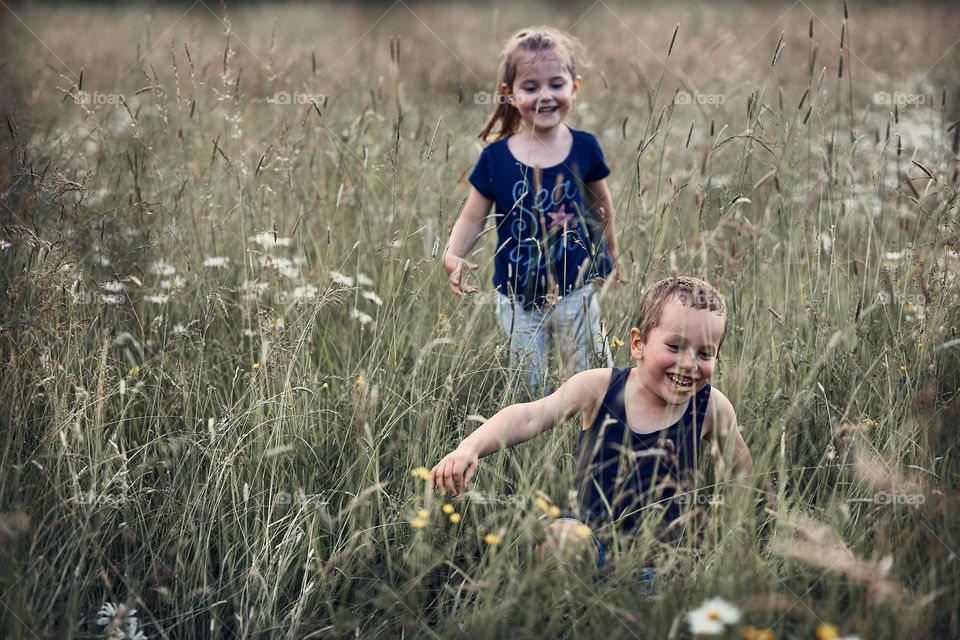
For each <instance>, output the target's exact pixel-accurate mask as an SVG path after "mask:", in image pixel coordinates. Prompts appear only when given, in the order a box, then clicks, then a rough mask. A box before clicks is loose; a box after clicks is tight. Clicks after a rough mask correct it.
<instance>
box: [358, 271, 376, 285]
mask: <svg viewBox="0 0 960 640" xmlns="http://www.w3.org/2000/svg"><path fill="white" fill-rule="evenodd" d="M357 284H359V285H361V286H364V287H372V286H373V280H371V279H370V276H368V275H367V274H365V273H360V272H359V271H358V272H357Z"/></svg>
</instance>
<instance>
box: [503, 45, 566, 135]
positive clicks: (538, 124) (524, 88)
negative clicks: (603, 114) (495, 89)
mask: <svg viewBox="0 0 960 640" xmlns="http://www.w3.org/2000/svg"><path fill="white" fill-rule="evenodd" d="M579 88H580V76H577V77H576V78H574V77H572V76H571V74H570V71H569V69H568V68H567V64H566V63H565V62H564V60H563V59H562V58H561V57H560V56H559V55H556V54H548V55H546V56H536V57H534V56H528V57H527V60H526V61H525V63H524V64H523V65H521V67H520V69H519V70H518V72H517V77H516V79H515V80H514V82H513V86H511V87H508V86H507V85H506V84H504V85H503V87H502V91H503V92H504V93H506V94H508V95H510V96H511V97H512V98H513V102H514V105H515V106H516V108H517V111H519V112H520V118H521V120H523V123H524V125H525V126H526V127H527V128H528V129H530V130H535V131H536V132H537V133H538V134H551V133H554V132H556V131H557V130H558V127H559V126H560V124H561V123H562V122H563V119H564V118H565V117H566V116H567V114H568V113H569V112H570V107H571V106H572V105H573V99H574V97H575V96H576V94H577V91H578V90H579Z"/></svg>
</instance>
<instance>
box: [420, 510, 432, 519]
mask: <svg viewBox="0 0 960 640" xmlns="http://www.w3.org/2000/svg"><path fill="white" fill-rule="evenodd" d="M417 515H418V516H419V517H421V518H429V517H430V512H429V511H427V510H426V509H419V510H417Z"/></svg>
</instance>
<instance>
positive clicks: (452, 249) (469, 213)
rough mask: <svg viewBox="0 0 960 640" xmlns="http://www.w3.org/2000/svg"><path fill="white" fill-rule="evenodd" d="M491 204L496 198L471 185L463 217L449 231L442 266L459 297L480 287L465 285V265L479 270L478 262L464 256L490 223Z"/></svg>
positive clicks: (462, 213) (461, 214)
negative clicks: (486, 195)
mask: <svg viewBox="0 0 960 640" xmlns="http://www.w3.org/2000/svg"><path fill="white" fill-rule="evenodd" d="M491 204H493V201H492V200H488V199H487V198H485V197H483V196H482V195H480V192H479V191H477V189H476V187H470V195H468V196H467V202H466V203H465V204H464V205H463V211H461V212H460V217H459V218H457V221H456V222H455V223H454V224H453V229H452V230H451V231H450V239H449V240H448V241H447V247H446V249H444V252H443V268H444V269H445V270H446V272H447V275H448V276H449V277H450V288H451V289H453V292H454V293H455V294H457V295H458V296H462V295H463V294H465V293H469V292H471V291H476V290H477V288H476V287H474V286H472V285H468V284H466V283H465V282H464V279H463V267H464V265H466V266H467V267H469V268H470V269H476V268H477V265H475V264H473V263H472V262H467V261H466V260H464V259H463V258H464V256H466V255H467V254H468V253H470V250H471V249H473V245H475V244H477V238H479V237H480V234H481V233H482V232H483V227H484V225H485V224H486V222H487V214H488V213H490V205H491Z"/></svg>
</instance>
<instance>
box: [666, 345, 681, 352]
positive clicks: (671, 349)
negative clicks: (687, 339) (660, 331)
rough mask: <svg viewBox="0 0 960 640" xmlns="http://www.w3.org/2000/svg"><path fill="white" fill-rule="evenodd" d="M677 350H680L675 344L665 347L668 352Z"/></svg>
mask: <svg viewBox="0 0 960 640" xmlns="http://www.w3.org/2000/svg"><path fill="white" fill-rule="evenodd" d="M679 348H680V345H676V344H668V345H667V349H670V351H677V350H678V349H679Z"/></svg>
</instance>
